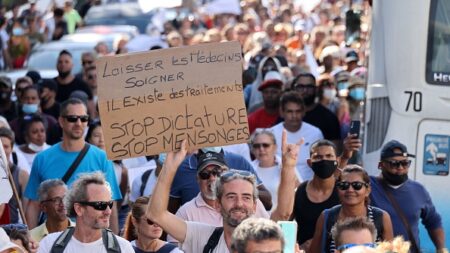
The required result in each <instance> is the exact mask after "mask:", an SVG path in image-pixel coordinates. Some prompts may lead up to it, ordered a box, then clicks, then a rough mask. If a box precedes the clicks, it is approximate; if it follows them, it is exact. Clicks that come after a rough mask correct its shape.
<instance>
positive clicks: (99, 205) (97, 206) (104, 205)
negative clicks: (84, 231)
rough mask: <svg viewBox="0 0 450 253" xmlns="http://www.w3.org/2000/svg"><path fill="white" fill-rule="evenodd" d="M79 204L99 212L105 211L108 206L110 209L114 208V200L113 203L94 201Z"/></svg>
mask: <svg viewBox="0 0 450 253" xmlns="http://www.w3.org/2000/svg"><path fill="white" fill-rule="evenodd" d="M78 203H79V204H80V205H83V206H90V207H92V208H94V209H95V210H98V211H105V210H106V208H108V206H109V209H112V207H113V205H114V202H113V201H112V200H111V201H92V202H90V201H80V202H78Z"/></svg>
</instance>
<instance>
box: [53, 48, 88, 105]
mask: <svg viewBox="0 0 450 253" xmlns="http://www.w3.org/2000/svg"><path fill="white" fill-rule="evenodd" d="M72 68H73V59H72V54H71V53H70V52H69V51H67V50H62V51H61V52H60V53H59V56H58V62H57V63H56V69H57V70H58V76H57V77H55V78H54V79H53V80H55V82H56V83H57V87H58V88H57V92H56V101H58V102H59V103H62V102H64V101H66V100H67V99H68V98H69V97H70V94H72V92H74V91H77V90H81V91H84V92H85V93H86V94H87V95H88V98H89V101H88V112H92V111H93V108H94V103H93V102H92V98H93V96H92V92H91V90H90V89H89V86H88V85H87V84H86V83H85V82H84V81H83V80H82V79H80V78H77V77H76V76H75V75H74V74H72Z"/></svg>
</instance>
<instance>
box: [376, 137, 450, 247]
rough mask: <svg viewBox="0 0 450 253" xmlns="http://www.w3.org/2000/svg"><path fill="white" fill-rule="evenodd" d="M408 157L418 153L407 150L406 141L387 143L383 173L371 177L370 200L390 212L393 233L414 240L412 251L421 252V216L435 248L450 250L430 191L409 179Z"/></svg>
mask: <svg viewBox="0 0 450 253" xmlns="http://www.w3.org/2000/svg"><path fill="white" fill-rule="evenodd" d="M408 157H415V156H414V155H412V154H409V153H408V150H407V149H406V146H405V145H404V144H402V143H400V142H398V141H396V140H391V141H388V142H387V143H386V144H384V146H383V148H382V149H381V154H380V162H379V163H378V168H379V169H380V170H381V174H380V175H379V176H378V177H373V176H372V177H370V184H371V185H372V192H371V194H370V200H371V203H372V205H373V206H376V207H379V208H382V209H383V210H386V211H387V212H388V213H389V215H390V216H391V219H392V225H393V228H394V235H396V236H397V235H401V236H403V238H405V239H406V240H408V241H410V242H411V249H410V252H414V253H415V252H420V243H419V227H418V226H419V221H420V220H421V221H422V223H423V224H424V225H425V228H426V229H427V232H428V235H429V236H430V238H431V240H432V241H433V243H434V245H435V247H436V252H439V253H441V252H448V249H447V248H446V245H445V233H444V229H443V227H442V219H441V216H440V215H439V213H438V212H437V211H436V209H435V207H434V204H433V202H432V200H431V197H430V194H429V193H428V191H427V190H426V189H425V188H424V187H423V185H422V184H420V183H419V182H417V181H413V180H411V179H408V170H409V166H410V165H411V160H409V159H408Z"/></svg>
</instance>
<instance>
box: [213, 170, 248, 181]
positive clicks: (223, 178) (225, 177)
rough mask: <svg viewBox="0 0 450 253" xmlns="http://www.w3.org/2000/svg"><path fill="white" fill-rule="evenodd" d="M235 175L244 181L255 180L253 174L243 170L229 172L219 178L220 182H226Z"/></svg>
mask: <svg viewBox="0 0 450 253" xmlns="http://www.w3.org/2000/svg"><path fill="white" fill-rule="evenodd" d="M236 175H239V176H240V177H241V178H243V179H245V180H251V181H255V180H256V176H255V174H253V173H251V172H249V171H245V170H229V171H227V172H225V173H223V174H222V175H221V176H220V180H221V181H222V182H227V181H228V180H230V179H231V178H232V177H235V176H236Z"/></svg>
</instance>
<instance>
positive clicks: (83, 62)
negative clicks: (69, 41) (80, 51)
mask: <svg viewBox="0 0 450 253" xmlns="http://www.w3.org/2000/svg"><path fill="white" fill-rule="evenodd" d="M92 63H94V61H82V62H81V64H82V65H86V64H92Z"/></svg>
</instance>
